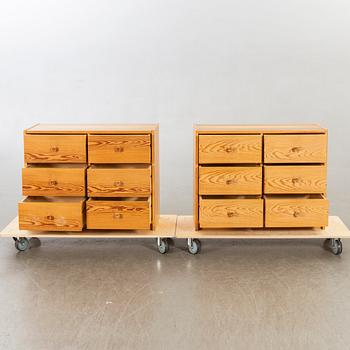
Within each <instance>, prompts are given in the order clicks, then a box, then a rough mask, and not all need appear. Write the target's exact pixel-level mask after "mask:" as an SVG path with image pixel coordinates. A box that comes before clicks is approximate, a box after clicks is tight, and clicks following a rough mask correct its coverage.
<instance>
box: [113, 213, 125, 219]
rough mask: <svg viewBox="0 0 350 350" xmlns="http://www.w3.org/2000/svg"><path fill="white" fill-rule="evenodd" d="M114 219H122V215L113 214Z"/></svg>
mask: <svg viewBox="0 0 350 350" xmlns="http://www.w3.org/2000/svg"><path fill="white" fill-rule="evenodd" d="M113 217H114V219H122V218H123V214H120V213H115V214H114V215H113Z"/></svg>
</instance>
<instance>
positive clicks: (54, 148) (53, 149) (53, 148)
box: [51, 146, 60, 152]
mask: <svg viewBox="0 0 350 350" xmlns="http://www.w3.org/2000/svg"><path fill="white" fill-rule="evenodd" d="M59 150H60V149H59V148H58V147H57V146H54V147H51V152H58V151H59Z"/></svg>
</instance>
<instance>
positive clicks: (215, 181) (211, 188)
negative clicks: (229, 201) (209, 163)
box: [199, 166, 262, 195]
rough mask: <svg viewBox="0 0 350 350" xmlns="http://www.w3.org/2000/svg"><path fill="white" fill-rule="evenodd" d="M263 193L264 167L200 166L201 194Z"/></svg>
mask: <svg viewBox="0 0 350 350" xmlns="http://www.w3.org/2000/svg"><path fill="white" fill-rule="evenodd" d="M261 193H262V168H261V167H260V166H259V167H254V166H252V167H223V166H221V167H204V166H201V167H199V194H214V195H215V194H216V195H240V194H245V195H256V194H261Z"/></svg>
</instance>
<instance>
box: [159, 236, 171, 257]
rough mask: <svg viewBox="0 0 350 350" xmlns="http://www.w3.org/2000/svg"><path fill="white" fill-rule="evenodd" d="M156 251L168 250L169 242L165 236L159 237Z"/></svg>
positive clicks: (165, 251)
mask: <svg viewBox="0 0 350 350" xmlns="http://www.w3.org/2000/svg"><path fill="white" fill-rule="evenodd" d="M158 251H159V253H160V254H165V253H167V252H168V251H169V243H168V240H167V239H166V238H161V239H160V240H159V242H158Z"/></svg>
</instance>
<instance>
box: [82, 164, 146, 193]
mask: <svg viewBox="0 0 350 350" xmlns="http://www.w3.org/2000/svg"><path fill="white" fill-rule="evenodd" d="M87 182H88V187H87V190H88V196H89V197H148V196H149V195H150V194H151V166H150V165H146V166H139V167H137V166H134V167H131V166H130V167H128V168H127V167H123V168H117V167H107V166H98V165H92V166H91V167H90V168H89V169H88V171H87Z"/></svg>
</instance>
